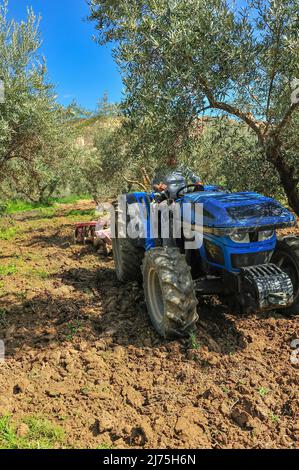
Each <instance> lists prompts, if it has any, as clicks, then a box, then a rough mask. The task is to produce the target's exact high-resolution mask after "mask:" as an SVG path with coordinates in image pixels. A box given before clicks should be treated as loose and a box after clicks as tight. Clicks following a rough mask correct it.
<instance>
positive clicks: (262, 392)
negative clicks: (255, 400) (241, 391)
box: [259, 387, 270, 397]
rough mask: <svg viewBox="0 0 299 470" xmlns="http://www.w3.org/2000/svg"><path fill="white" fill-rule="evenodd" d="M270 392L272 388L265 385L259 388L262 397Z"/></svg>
mask: <svg viewBox="0 0 299 470" xmlns="http://www.w3.org/2000/svg"><path fill="white" fill-rule="evenodd" d="M269 392H270V390H269V389H268V388H265V387H260V388H259V394H260V396H261V397H265V396H266V395H268V393H269Z"/></svg>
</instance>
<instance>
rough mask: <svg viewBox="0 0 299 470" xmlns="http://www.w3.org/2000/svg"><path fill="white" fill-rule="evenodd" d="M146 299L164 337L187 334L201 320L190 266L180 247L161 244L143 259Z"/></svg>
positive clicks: (155, 325)
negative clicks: (197, 309)
mask: <svg viewBox="0 0 299 470" xmlns="http://www.w3.org/2000/svg"><path fill="white" fill-rule="evenodd" d="M143 283H144V284H143V285H144V294H145V301H146V304H147V308H148V313H149V316H150V318H151V321H152V324H153V326H154V327H155V329H156V330H157V332H158V333H159V334H160V335H161V336H163V337H164V338H172V337H175V336H186V335H188V334H189V333H190V332H192V331H193V330H194V328H195V325H196V322H197V320H198V315H197V311H196V306H197V299H196V296H195V289H194V283H193V279H192V276H191V272H190V267H189V266H188V264H187V262H186V258H185V256H184V255H182V254H181V253H180V251H179V249H178V248H173V247H157V248H153V249H151V250H149V251H148V252H147V253H146V254H145V257H144V261H143Z"/></svg>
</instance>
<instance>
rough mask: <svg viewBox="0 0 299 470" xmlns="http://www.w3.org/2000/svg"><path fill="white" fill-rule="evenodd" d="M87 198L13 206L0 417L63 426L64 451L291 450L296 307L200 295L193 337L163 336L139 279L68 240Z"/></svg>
mask: <svg viewBox="0 0 299 470" xmlns="http://www.w3.org/2000/svg"><path fill="white" fill-rule="evenodd" d="M92 207H93V206H92V204H91V203H90V202H80V203H78V204H76V205H68V206H65V207H64V206H63V207H61V208H59V211H58V213H57V214H56V215H55V216H53V217H52V218H47V219H45V218H44V217H43V216H42V214H38V213H33V214H32V213H29V214H22V217H21V218H19V219H18V220H15V219H13V220H15V223H17V224H18V238H16V239H13V240H0V252H1V265H2V264H4V265H7V266H9V265H13V266H15V269H14V271H15V272H14V273H13V274H11V275H9V276H3V277H1V278H0V311H3V312H5V323H3V322H0V339H4V341H5V362H4V363H3V364H1V363H0V417H2V416H8V415H12V416H13V420H14V422H15V423H19V424H18V426H19V427H18V428H17V433H18V436H19V437H26V438H28V429H27V428H26V425H23V424H22V423H24V417H25V416H29V417H30V416H35V415H38V416H42V417H44V418H45V419H48V420H50V421H51V422H54V423H59V425H60V426H61V427H62V428H63V430H64V431H65V432H64V434H65V440H64V442H63V444H61V446H64V447H81V448H82V447H88V448H99V447H107V446H108V447H113V448H132V447H136V448H141V447H144V448H152V447H158V448H182V447H187V448H263V447H267V448H290V449H291V448H298V447H299V446H298V442H299V428H298V424H297V419H296V418H297V417H298V415H299V395H298V390H299V387H298V385H299V369H298V366H296V365H294V364H293V363H292V362H291V354H292V352H293V351H294V349H293V348H292V346H291V342H292V341H293V340H294V339H296V338H299V319H298V317H292V318H289V317H286V316H284V315H281V314H280V315H277V314H276V313H275V312H267V313H262V314H258V315H257V314H253V315H243V316H235V315H231V314H230V312H229V311H228V309H227V308H226V307H224V306H223V305H222V304H221V303H220V302H219V301H218V300H216V299H214V300H213V299H211V300H207V299H204V300H201V301H200V304H199V309H198V313H199V316H200V321H199V323H198V327H197V330H196V332H195V335H194V337H192V341H191V339H189V338H187V339H186V340H182V341H181V340H179V341H170V342H166V341H165V340H163V339H162V338H160V337H159V336H158V335H157V334H156V333H155V331H154V330H153V328H152V325H151V323H150V321H149V318H148V316H147V313H146V309H145V307H144V304H143V294H142V289H141V287H140V286H139V285H137V284H135V283H132V284H127V285H125V286H124V285H122V284H120V283H119V282H118V281H117V280H116V276H115V271H114V264H113V260H112V257H111V256H106V255H105V256H103V255H100V254H98V253H96V251H95V250H94V249H93V247H89V246H85V247H84V246H80V245H76V246H74V245H73V244H72V236H73V223H74V222H75V221H79V220H81V216H78V217H77V218H73V217H72V218H70V217H69V216H68V213H69V212H70V211H72V210H73V209H75V210H79V211H82V210H84V209H91V208H92ZM83 219H84V218H83ZM85 220H87V219H85ZM296 230H297V229H296ZM16 253H18V255H17V256H16ZM19 253H20V254H19ZM20 423H21V424H20Z"/></svg>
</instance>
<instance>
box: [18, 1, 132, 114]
mask: <svg viewBox="0 0 299 470" xmlns="http://www.w3.org/2000/svg"><path fill="white" fill-rule="evenodd" d="M27 6H32V8H33V10H34V11H35V13H40V14H41V17H42V20H41V34H42V38H43V46H42V53H43V54H44V55H45V56H46V59H47V65H48V71H49V78H50V81H51V82H53V83H55V85H56V90H57V94H58V101H59V102H60V103H62V104H64V105H67V104H69V103H70V102H71V101H72V100H73V99H76V101H77V102H78V103H79V104H80V105H82V106H84V107H86V108H88V109H95V108H96V104H97V101H98V99H99V98H100V97H101V96H102V95H103V93H104V92H105V91H107V92H108V93H109V98H110V100H111V101H120V99H121V96H122V89H123V85H122V82H121V78H120V74H119V73H118V70H117V67H116V65H115V63H114V61H113V58H112V54H111V47H110V46H101V47H100V46H99V45H97V44H96V43H95V42H94V41H93V40H92V35H93V34H94V26H93V23H90V22H87V21H85V18H86V17H87V15H88V6H87V4H86V2H85V0H9V14H10V16H11V17H13V18H15V19H16V20H20V19H24V18H26V14H27V13H26V10H27Z"/></svg>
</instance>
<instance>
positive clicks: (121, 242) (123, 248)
mask: <svg viewBox="0 0 299 470" xmlns="http://www.w3.org/2000/svg"><path fill="white" fill-rule="evenodd" d="M114 208H115V221H116V227H115V238H112V252H113V259H114V264H115V271H116V277H117V279H118V280H119V281H121V282H130V281H142V273H141V264H142V260H143V257H144V250H143V249H142V248H140V247H138V246H136V244H135V241H134V240H131V239H130V238H119V237H118V233H117V221H118V220H119V218H120V217H121V213H120V210H119V208H118V205H117V204H115V205H114Z"/></svg>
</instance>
